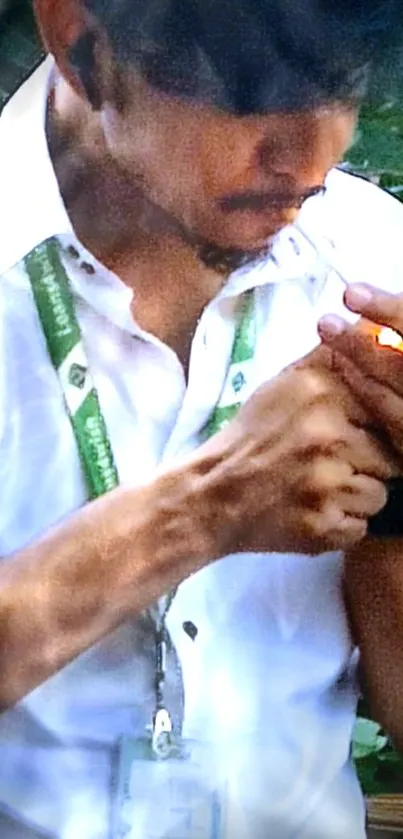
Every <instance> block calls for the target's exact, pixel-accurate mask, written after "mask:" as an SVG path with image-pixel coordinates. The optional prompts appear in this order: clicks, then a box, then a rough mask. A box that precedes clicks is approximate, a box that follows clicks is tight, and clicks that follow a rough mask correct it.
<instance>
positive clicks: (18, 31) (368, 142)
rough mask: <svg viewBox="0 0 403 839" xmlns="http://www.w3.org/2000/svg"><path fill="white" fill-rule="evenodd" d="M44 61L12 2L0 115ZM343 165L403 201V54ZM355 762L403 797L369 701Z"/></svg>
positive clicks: (1, 42)
mask: <svg viewBox="0 0 403 839" xmlns="http://www.w3.org/2000/svg"><path fill="white" fill-rule="evenodd" d="M402 2H403V0H402ZM41 56H42V51H41V47H40V44H39V42H38V39H37V36H36V33H35V30H34V26H33V20H32V14H31V9H30V2H29V0H11V10H10V13H9V14H7V15H6V17H0V110H1V107H2V104H3V103H4V102H5V101H6V98H7V97H8V96H9V95H10V94H11V93H12V92H13V91H14V90H15V89H16V87H18V85H19V84H21V82H22V81H23V80H24V78H25V77H26V76H27V75H28V74H29V73H30V71H31V70H32V69H33V67H34V66H35V65H36V64H37V63H38V62H39V61H40V60H41ZM344 165H345V166H346V168H349V169H351V170H353V171H355V172H358V173H359V174H362V175H365V176H366V177H368V178H370V179H371V180H372V181H374V182H375V183H377V184H379V185H380V186H382V187H384V188H385V189H388V190H390V191H391V192H392V193H393V194H394V195H395V196H396V197H397V198H398V199H400V200H402V201H403V50H402V53H401V55H398V56H396V55H393V56H392V57H391V60H390V61H389V62H388V61H386V62H385V67H384V68H383V70H382V72H380V73H379V74H378V76H377V78H376V79H375V80H374V81H373V84H372V87H371V91H370V94H369V97H368V101H367V103H366V104H365V106H364V107H363V108H362V113H361V119H360V123H359V127H358V131H357V136H356V141H355V143H354V145H353V146H352V148H351V149H350V151H349V153H348V156H347V160H346V161H345V163H344ZM402 233H403V227H402ZM402 703H403V699H402ZM353 757H354V759H355V762H356V766H357V769H358V774H359V777H360V780H361V784H362V787H363V789H364V792H365V793H366V794H367V795H377V794H380V793H396V792H401V793H403V755H399V754H398V753H397V752H396V750H395V749H394V748H393V744H392V743H391V742H390V740H389V739H388V737H387V735H386V734H385V733H384V732H383V731H382V730H381V728H380V726H379V725H378V724H377V723H376V722H373V721H372V720H371V719H370V713H369V711H368V708H367V707H366V705H365V700H363V701H362V702H361V704H360V707H359V716H358V719H357V723H356V727H355V734H354V742H353Z"/></svg>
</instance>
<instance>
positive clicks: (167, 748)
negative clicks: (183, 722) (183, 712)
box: [152, 708, 174, 760]
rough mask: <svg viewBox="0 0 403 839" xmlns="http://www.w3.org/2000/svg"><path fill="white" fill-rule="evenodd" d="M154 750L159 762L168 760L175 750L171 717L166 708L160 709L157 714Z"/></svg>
mask: <svg viewBox="0 0 403 839" xmlns="http://www.w3.org/2000/svg"><path fill="white" fill-rule="evenodd" d="M152 748H153V752H154V754H155V756H156V758H157V759H159V760H166V759H167V758H168V757H169V756H170V754H171V752H172V750H173V748H174V743H173V738H172V722H171V717H170V716H169V714H168V711H167V710H166V709H165V708H160V709H159V710H158V711H157V712H156V714H155V718H154V725H153V736H152Z"/></svg>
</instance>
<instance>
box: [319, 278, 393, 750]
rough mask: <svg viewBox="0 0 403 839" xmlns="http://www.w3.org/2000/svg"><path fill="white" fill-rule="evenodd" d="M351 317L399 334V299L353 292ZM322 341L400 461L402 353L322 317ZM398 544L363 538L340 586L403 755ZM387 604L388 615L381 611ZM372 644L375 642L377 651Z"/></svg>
mask: <svg viewBox="0 0 403 839" xmlns="http://www.w3.org/2000/svg"><path fill="white" fill-rule="evenodd" d="M345 303H346V306H348V308H349V309H351V311H352V312H356V313H358V314H360V315H361V316H362V317H364V318H367V319H368V320H370V321H372V322H374V323H377V324H380V325H382V326H387V327H390V328H391V329H394V330H395V332H397V333H398V334H399V335H403V295H402V294H398V295H393V294H388V293H386V292H383V291H380V290H379V289H376V288H373V287H371V286H367V285H362V284H357V285H352V286H350V288H349V289H348V290H347V291H346V294H345ZM319 334H320V336H321V338H322V342H323V344H324V345H325V346H327V347H328V348H329V350H331V351H332V355H333V363H334V367H335V369H336V370H337V372H338V375H339V376H340V377H341V378H342V379H343V381H344V382H345V383H346V385H347V386H348V388H349V390H350V392H351V393H353V394H356V396H357V397H358V398H359V399H360V401H361V402H362V403H363V404H364V405H365V406H366V409H367V410H368V411H369V412H370V414H371V416H372V418H373V421H374V422H376V423H377V424H379V425H380V426H381V427H382V428H383V429H384V431H385V432H386V434H387V435H388V437H389V439H390V440H391V442H392V443H393V446H394V448H395V450H396V451H397V452H398V454H400V455H403V386H402V383H403V354H402V353H401V352H399V351H398V350H395V349H392V348H389V347H385V346H380V345H378V344H377V343H375V342H374V341H373V340H372V339H371V338H370V337H369V336H368V335H366V334H364V333H363V332H361V331H357V330H356V329H354V328H352V327H351V326H349V325H348V324H347V323H346V322H345V321H343V320H342V319H341V318H339V317H335V316H330V317H326V318H323V319H322V320H321V322H320V323H319ZM402 554H403V542H402V539H401V538H393V539H387V540H375V539H372V540H369V539H366V540H365V541H364V542H362V543H361V544H357V546H356V547H354V548H353V549H352V550H351V551H348V552H347V554H346V559H345V583H346V592H347V598H348V603H349V607H350V612H351V618H352V622H353V626H354V632H355V635H356V638H357V640H358V643H359V646H360V651H361V662H362V663H361V667H362V673H363V680H364V682H365V687H366V691H367V693H368V696H369V698H370V700H371V703H372V707H373V711H374V715H375V716H376V718H377V719H379V720H380V721H381V722H382V723H383V725H384V726H385V728H386V730H388V731H390V732H392V733H393V735H394V738H395V741H396V743H397V745H398V746H399V747H400V748H401V749H403V714H402V699H401V697H402V695H403V678H402V657H403V625H402V615H403V566H402ZM386 604H387V609H386V608H385V606H386ZM374 639H376V643H375V644H374Z"/></svg>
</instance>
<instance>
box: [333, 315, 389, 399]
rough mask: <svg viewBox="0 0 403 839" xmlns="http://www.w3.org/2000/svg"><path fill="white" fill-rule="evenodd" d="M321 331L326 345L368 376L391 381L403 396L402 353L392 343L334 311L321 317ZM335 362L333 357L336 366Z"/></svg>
mask: <svg viewBox="0 0 403 839" xmlns="http://www.w3.org/2000/svg"><path fill="white" fill-rule="evenodd" d="M402 325H403V324H402ZM318 331H319V335H320V337H321V339H322V341H323V342H324V343H325V345H327V346H328V347H329V348H330V347H331V348H332V350H333V351H334V352H337V353H339V354H341V355H342V356H344V357H345V358H347V359H349V360H350V361H353V362H354V364H355V366H356V367H357V368H359V370H361V372H362V373H364V374H365V375H366V376H370V377H371V378H373V379H375V381H378V382H380V383H382V384H385V385H388V386H389V387H390V388H391V389H392V390H394V391H395V392H396V393H398V394H399V395H401V396H402V397H403V353H401V352H399V350H396V349H393V348H392V347H383V346H380V345H379V344H377V343H376V342H375V341H374V339H373V338H372V337H371V336H370V335H366V334H364V333H363V332H360V331H359V330H357V329H354V327H352V326H349V325H348V324H346V323H345V322H344V321H342V320H341V318H336V317H335V316H333V315H331V316H329V317H326V318H322V320H321V321H320V322H319V324H318ZM334 362H335V359H334V358H333V369H334Z"/></svg>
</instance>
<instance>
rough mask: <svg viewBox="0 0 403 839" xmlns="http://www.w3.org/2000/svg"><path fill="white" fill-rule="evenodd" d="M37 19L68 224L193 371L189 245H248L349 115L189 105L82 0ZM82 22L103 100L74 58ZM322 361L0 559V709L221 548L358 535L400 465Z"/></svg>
mask: <svg viewBox="0 0 403 839" xmlns="http://www.w3.org/2000/svg"><path fill="white" fill-rule="evenodd" d="M36 11H37V15H38V19H39V21H40V24H41V29H42V33H43V37H44V39H45V42H46V43H47V45H48V48H49V49H50V50H51V52H52V53H53V54H54V55H55V57H56V61H57V64H58V67H59V77H58V81H57V84H56V88H55V91H54V95H53V101H51V102H50V109H49V118H48V137H49V146H50V151H51V154H52V158H53V163H54V167H55V171H56V175H57V177H58V180H59V184H60V188H61V192H62V195H63V197H64V200H65V203H66V206H67V209H68V212H69V213H70V216H71V219H72V221H73V224H74V226H75V229H76V231H77V235H78V236H79V238H80V239H81V240H82V241H83V243H84V244H85V245H87V247H89V248H90V249H91V250H92V251H93V253H94V254H95V255H96V256H97V257H98V258H99V259H100V260H102V261H103V262H104V263H105V264H106V265H108V267H110V268H112V269H113V270H115V271H116V272H117V273H118V275H119V276H120V277H121V278H122V280H123V281H124V282H126V283H127V284H128V285H129V286H131V287H134V285H135V290H136V303H135V305H134V309H133V314H134V316H135V317H136V318H137V320H138V322H139V323H140V325H141V326H143V327H144V328H146V329H149V330H150V331H152V332H154V334H155V335H157V336H158V337H160V338H161V339H162V340H164V341H166V342H167V343H168V344H170V345H171V346H172V347H173V348H174V349H175V351H176V352H177V354H178V357H179V359H180V360H181V361H182V363H183V365H184V368H186V365H187V360H188V354H189V345H190V340H191V336H192V334H193V332H194V329H195V325H196V322H197V318H198V316H199V315H200V312H201V311H202V310H203V308H204V306H205V305H206V303H207V302H208V301H209V300H210V299H211V298H212V297H213V295H214V294H216V293H217V290H218V289H219V288H220V287H221V285H222V283H223V281H225V273H224V274H223V272H222V271H221V270H217V268H218V266H217V265H216V266H213V267H206V264H205V262H203V260H201V259H200V249H198V247H196V246H195V240H197V242H200V240H201V241H203V242H206V241H207V242H209V243H210V245H211V244H212V243H213V244H214V246H215V247H216V248H217V249H218V251H219V252H220V251H221V255H224V256H227V255H228V250H229V251H230V252H231V253H233V250H234V249H235V250H236V252H237V253H238V252H239V250H242V251H245V250H246V252H247V253H249V254H250V253H252V254H256V252H259V251H260V249H261V246H262V244H263V242H264V241H265V240H266V239H267V237H270V236H272V235H274V233H275V232H277V231H278V230H279V229H280V228H281V227H282V226H284V225H285V224H286V223H287V222H288V221H290V220H292V218H293V217H294V216H295V214H296V212H297V206H298V204H299V203H300V198H301V194H302V195H303V194H305V193H306V191H310V190H311V189H313V188H316V187H318V186H320V185H322V184H323V181H324V178H325V176H326V173H327V171H328V170H329V169H330V168H331V167H332V166H333V165H334V163H335V162H337V161H338V160H339V159H340V158H341V157H342V156H343V155H344V152H345V149H346V147H347V145H348V143H349V142H350V139H351V136H352V132H353V130H354V126H355V121H356V114H355V112H353V111H351V109H349V108H347V107H341V106H337V107H336V106H333V107H331V108H330V107H329V108H322V109H319V110H315V111H310V112H308V111H306V112H304V113H297V114H288V115H286V116H285V115H281V114H276V115H274V114H271V115H262V116H258V117H257V116H254V117H249V118H242V119H240V118H236V117H234V116H231V115H228V114H223V113H219V112H217V111H214V110H212V109H209V108H206V107H203V108H202V107H196V106H190V105H189V104H186V105H185V104H184V103H181V102H179V101H176V100H175V101H174V100H172V99H169V98H168V97H166V96H163V95H162V94H160V93H158V92H155V91H152V90H151V89H150V88H149V87H147V85H145V84H144V82H142V80H141V79H139V78H138V77H137V76H136V74H135V73H134V71H127V72H126V73H122V71H118V70H117V68H116V66H115V64H114V62H113V58H112V55H111V51H110V48H109V45H108V42H107V39H106V37H105V34H104V33H102V31H100V30H99V29H98V28H97V26H96V23H95V22H94V21H93V20H91V18H90V17H89V16H88V15H87V14H86V13H85V11H84V9H83V6H82V5H81V4H80V3H79V2H78V0H64V2H63V3H60V2H57V0H37V2H36ZM88 27H90V28H91V29H92V31H95V32H96V35H97V48H96V51H95V53H96V73H95V79H96V83H97V89H98V98H99V100H100V102H101V107H100V109H99V110H97V111H94V110H93V109H92V108H91V106H90V103H89V102H88V101H87V100H86V98H85V95H84V91H83V90H82V88H81V86H80V82H79V79H78V78H77V77H76V76H75V75H74V72H73V69H72V67H71V65H70V64H69V62H68V48H69V46H71V45H72V44H73V43H74V42H75V40H76V39H77V38H78V37H79V36H80V34H82V33H83V32H84V31H85V30H86V28H88ZM117 90H118V92H119V95H118V98H117V97H116V91H117ZM223 149H225V154H224V153H223ZM250 192H252V193H253V196H254V200H253V202H251V203H252V204H256V195H257V196H259V204H260V208H259V211H258V212H257V211H256V209H255V210H252V209H249V210H245V209H243V210H242V211H241V210H239V209H238V210H236V211H234V212H232V213H229V212H226V211H225V206H227V207H228V204H230V205H231V201H228V200H226V201H224V199H228V197H230V198H231V199H233V198H234V197H235V198H236V199H237V201H238V198H239V196H240V195H242V196H243V198H245V197H248V199H249V197H250ZM262 196H264V201H262ZM232 203H233V201H232ZM94 219H95V220H96V223H95V224H94ZM329 357H330V354H329V352H328V351H327V349H326V348H325V347H323V348H321V350H320V351H319V352H316V353H314V354H313V355H312V356H311V357H309V358H307V359H305V360H303V361H301V362H298V364H295V365H293V366H292V367H291V368H289V369H288V370H286V371H284V373H282V374H281V375H280V376H278V377H277V378H276V379H274V380H273V381H272V382H269V383H268V384H266V385H265V386H264V387H262V388H260V390H259V391H258V392H257V393H256V394H255V395H254V396H253V397H252V398H251V399H250V400H249V402H248V403H247V404H246V405H245V406H244V407H243V408H242V409H241V410H240V411H239V413H238V415H237V417H236V420H235V421H234V422H233V423H232V424H231V425H230V426H228V427H227V428H226V429H225V430H224V431H222V432H221V433H219V434H217V435H216V436H215V437H214V439H212V440H210V441H208V443H206V444H204V445H203V446H201V447H200V448H199V449H198V451H197V452H196V453H195V454H193V455H192V456H191V457H189V459H188V460H187V461H186V462H185V463H182V464H181V465H180V466H179V467H177V468H175V469H172V470H171V471H169V472H168V473H166V474H164V475H159V474H156V475H155V476H154V479H153V480H150V483H149V484H148V485H147V487H146V488H140V489H135V490H133V489H130V490H127V489H123V488H120V489H118V490H116V491H115V492H111V493H109V494H108V495H107V496H105V497H103V498H102V499H99V500H98V501H96V502H95V503H92V504H89V505H88V506H87V507H86V508H85V509H84V510H81V511H79V512H78V513H77V514H76V515H74V516H72V517H71V518H70V520H69V521H68V522H67V523H66V524H64V525H63V526H62V527H56V528H54V529H53V530H52V531H51V532H50V533H47V534H44V536H43V538H42V539H41V540H39V541H38V542H37V543H35V544H33V545H31V546H30V547H29V548H28V549H27V550H24V551H22V552H20V553H19V554H18V555H15V556H14V557H13V561H12V562H10V563H5V564H4V565H3V566H2V567H1V568H0V616H1V619H0V702H1V704H2V705H3V707H7V706H9V705H10V704H12V703H13V702H15V701H17V700H18V699H19V698H20V697H21V696H23V695H24V694H25V693H26V692H28V691H29V690H31V689H32V688H34V687H35V686H36V685H38V684H39V683H40V682H42V681H43V680H44V679H46V678H47V677H48V676H50V675H51V674H52V673H54V672H55V671H56V670H58V669H59V668H60V667H62V666H64V665H65V664H66V663H67V662H68V661H70V660H71V659H72V658H74V657H75V656H77V655H78V654H79V653H80V652H82V651H83V650H85V649H87V648H88V647H89V646H90V645H91V644H93V643H94V642H95V641H97V640H99V639H100V638H102V637H103V636H104V635H105V634H107V633H108V632H109V631H110V630H111V629H112V628H114V627H115V626H116V625H117V624H119V623H120V622H122V621H123V620H125V619H127V618H128V617H129V616H131V617H132V616H133V615H135V614H138V613H139V612H140V611H141V610H142V609H144V608H145V607H146V606H147V605H149V604H150V603H152V602H154V601H155V599H156V598H157V597H158V596H159V595H161V594H162V593H164V592H166V591H167V590H168V589H169V588H171V587H172V586H175V585H177V584H178V583H179V582H180V581H181V580H183V579H185V578H186V577H187V576H188V575H189V574H191V573H193V572H195V571H197V570H198V569H200V568H202V567H203V566H205V565H207V564H208V563H210V562H212V561H214V560H215V559H217V558H218V557H221V556H225V555H227V554H230V553H234V552H237V551H240V550H242V551H245V550H246V551H248V550H250V551H253V550H262V549H263V550H267V551H280V552H281V551H283V552H284V551H293V552H302V553H306V554H316V553H319V552H321V551H324V550H329V549H332V548H349V547H351V546H353V545H355V544H356V543H358V542H360V541H361V540H362V539H363V538H364V537H365V534H366V527H367V525H366V522H367V519H368V517H369V516H372V515H374V514H375V513H376V512H378V511H379V510H380V509H381V508H382V506H383V505H384V503H385V500H386V492H385V487H384V483H385V481H386V480H387V479H388V478H389V477H390V476H391V475H393V474H395V471H396V467H395V464H394V461H393V458H391V457H390V455H389V453H388V452H386V451H385V450H384V449H383V448H382V446H381V445H380V444H379V442H378V441H377V439H376V437H375V436H374V435H373V434H372V433H371V432H370V429H369V427H368V426H369V424H370V414H369V412H368V411H367V410H366V409H363V408H362V407H361V405H360V403H359V401H358V400H357V399H356V398H355V397H352V395H351V391H350V389H349V387H348V386H346V385H345V384H344V383H343V382H342V381H341V378H340V376H338V375H337V374H336V373H335V372H334V371H333V370H332V369H331V365H330V364H329ZM285 464H287V468H284V465H285ZM77 557H79V560H78V559H77ZM268 561H269V559H268ZM22 616H23V617H24V619H23V620H22ZM16 662H18V665H16Z"/></svg>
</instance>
